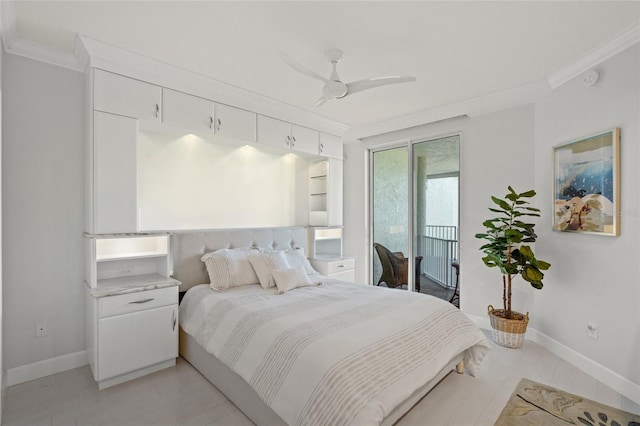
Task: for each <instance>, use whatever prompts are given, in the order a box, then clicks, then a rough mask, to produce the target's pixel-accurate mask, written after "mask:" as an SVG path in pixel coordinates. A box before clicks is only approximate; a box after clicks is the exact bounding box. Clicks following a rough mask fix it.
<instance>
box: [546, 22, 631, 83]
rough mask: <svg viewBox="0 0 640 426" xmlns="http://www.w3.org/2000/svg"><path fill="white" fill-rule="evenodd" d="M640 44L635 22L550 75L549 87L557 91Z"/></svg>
mask: <svg viewBox="0 0 640 426" xmlns="http://www.w3.org/2000/svg"><path fill="white" fill-rule="evenodd" d="M638 42H640V22H635V23H633V24H632V25H629V26H628V27H626V28H624V29H622V30H621V31H619V32H618V33H617V34H616V35H615V36H613V37H612V38H611V39H609V40H608V41H606V42H604V43H602V44H600V45H598V46H596V47H594V48H593V49H591V50H589V51H587V52H586V53H585V54H584V55H582V56H581V57H580V58H579V59H578V60H577V61H575V62H573V63H571V64H569V65H567V66H566V67H564V68H562V69H559V70H558V71H556V72H554V73H553V74H551V75H549V76H548V77H547V81H548V82H549V86H551V88H552V89H555V88H557V87H558V86H561V85H562V84H564V83H566V82H567V81H569V80H571V79H573V78H575V77H578V76H579V75H581V74H582V73H584V72H586V71H588V70H589V69H591V68H593V67H595V66H597V65H598V64H600V63H602V62H604V61H606V60H607V59H609V58H610V57H612V56H614V55H616V54H618V53H620V52H622V51H623V50H625V49H626V48H628V47H631V46H633V45H634V44H636V43H638Z"/></svg>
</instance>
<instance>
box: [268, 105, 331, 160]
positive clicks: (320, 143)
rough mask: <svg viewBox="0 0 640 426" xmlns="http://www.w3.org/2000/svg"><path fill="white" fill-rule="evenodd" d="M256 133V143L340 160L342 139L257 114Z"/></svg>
mask: <svg viewBox="0 0 640 426" xmlns="http://www.w3.org/2000/svg"><path fill="white" fill-rule="evenodd" d="M257 132H258V139H257V140H258V143H262V144H265V145H272V146H277V147H280V148H283V149H290V150H291V151H294V152H301V153H306V154H313V155H319V156H323V157H330V158H336V159H340V160H341V159H342V139H341V138H340V137H338V136H334V135H330V134H328V133H323V132H319V131H317V130H314V129H310V128H308V127H304V126H299V125H297V124H292V123H288V122H286V121H282V120H278V119H275V118H272V117H267V116H264V115H259V114H258V129H257Z"/></svg>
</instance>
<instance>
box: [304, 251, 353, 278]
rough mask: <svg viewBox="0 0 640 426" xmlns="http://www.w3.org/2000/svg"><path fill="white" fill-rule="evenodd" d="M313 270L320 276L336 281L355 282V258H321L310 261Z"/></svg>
mask: <svg viewBox="0 0 640 426" xmlns="http://www.w3.org/2000/svg"><path fill="white" fill-rule="evenodd" d="M309 262H311V266H313V269H315V270H316V271H318V272H320V274H322V275H324V276H327V277H330V278H335V279H336V280H341V281H349V282H355V280H356V271H355V258H354V257H320V258H315V259H309Z"/></svg>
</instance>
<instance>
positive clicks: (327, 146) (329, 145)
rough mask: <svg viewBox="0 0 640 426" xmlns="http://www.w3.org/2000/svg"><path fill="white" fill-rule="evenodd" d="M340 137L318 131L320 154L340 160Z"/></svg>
mask: <svg viewBox="0 0 640 426" xmlns="http://www.w3.org/2000/svg"><path fill="white" fill-rule="evenodd" d="M342 148H343V147H342V138H341V137H339V136H334V135H329V134H327V133H320V155H322V156H325V157H329V158H336V159H338V160H342Z"/></svg>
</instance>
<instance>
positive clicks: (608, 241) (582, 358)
mask: <svg viewBox="0 0 640 426" xmlns="http://www.w3.org/2000/svg"><path fill="white" fill-rule="evenodd" d="M598 69H599V70H600V71H601V73H602V81H601V83H599V85H597V86H596V87H593V88H587V87H585V86H584V85H583V84H582V82H581V79H580V78H576V79H574V80H572V81H569V82H568V83H566V84H564V85H563V86H560V87H558V88H557V89H555V90H554V91H553V92H552V93H551V95H548V96H547V97H545V98H543V99H540V100H538V101H536V102H535V104H531V105H527V106H522V107H517V108H511V109H508V110H503V111H499V112H496V113H491V114H486V115H483V116H474V117H471V118H468V119H466V120H463V121H461V122H460V123H459V124H458V125H457V127H456V124H455V122H452V123H449V124H447V123H441V124H438V125H431V126H429V125H427V126H421V127H416V128H412V129H407V130H404V131H400V132H395V133H393V134H388V135H381V136H377V137H373V138H368V139H367V141H366V142H361V141H357V142H353V143H350V144H349V145H347V147H346V152H347V153H348V155H349V157H348V159H347V161H346V162H345V176H348V178H345V253H346V254H354V255H356V256H358V262H357V263H356V267H357V269H356V277H357V280H358V281H363V280H364V279H365V277H366V268H368V267H369V266H368V265H367V256H368V250H369V247H370V245H371V244H372V242H371V241H369V240H368V223H366V224H364V225H363V223H362V218H365V217H367V216H366V215H367V210H366V202H367V201H366V199H364V196H363V194H366V190H367V184H366V167H363V164H364V158H365V157H366V150H365V148H366V147H367V146H373V145H375V144H384V143H389V142H390V141H394V140H396V141H397V140H406V139H418V138H430V137H432V136H434V135H439V134H441V133H443V132H444V133H446V132H447V131H449V132H451V133H453V132H455V131H456V130H460V131H461V135H462V140H461V144H460V156H461V158H460V163H461V166H460V173H461V176H460V182H461V184H460V185H461V192H460V198H461V200H460V216H461V217H460V228H461V234H460V250H461V287H462V297H461V303H462V305H461V307H462V310H463V311H465V312H466V313H468V314H471V315H473V316H474V318H486V307H487V305H488V304H494V305H496V304H499V303H500V301H501V282H500V278H499V275H497V273H496V271H495V270H493V269H489V268H486V267H485V266H484V265H483V263H482V261H481V253H480V252H479V250H478V248H479V247H480V245H481V241H479V240H477V239H475V238H474V234H475V233H477V232H480V231H481V230H482V225H481V224H482V221H483V220H484V219H485V218H487V217H489V212H488V211H487V208H488V207H489V206H490V204H491V201H490V200H489V196H490V195H503V194H504V193H506V186H507V185H512V186H514V188H515V189H516V190H517V191H524V190H527V189H530V188H533V189H535V190H536V191H537V193H538V195H537V197H536V199H535V204H536V207H538V208H540V209H541V210H542V217H541V218H539V219H538V220H537V224H538V226H537V228H536V231H537V234H538V236H539V240H538V242H537V243H536V247H535V249H536V254H537V256H538V257H539V258H541V259H544V260H547V261H549V262H550V263H551V264H552V267H551V269H550V270H549V271H547V273H546V277H545V280H544V282H545V288H544V289H543V290H542V291H537V290H533V289H532V288H531V287H530V286H529V285H528V284H526V283H523V282H519V283H518V284H522V285H517V286H516V287H515V289H514V308H515V309H517V310H520V311H529V312H530V314H531V317H532V320H531V323H530V327H531V328H533V329H534V331H536V332H534V333H530V334H528V335H527V336H528V337H530V338H535V339H537V340H538V341H540V342H541V343H543V344H545V345H546V346H547V347H548V348H549V349H551V350H553V351H554V352H556V353H557V354H559V355H561V356H563V357H565V358H566V359H569V360H570V361H571V362H575V363H576V364H577V365H578V366H579V367H581V368H583V369H586V370H587V372H589V373H590V374H593V375H595V376H596V377H597V378H598V379H600V380H602V381H604V382H605V383H607V384H609V385H610V386H612V387H614V388H615V389H616V390H618V391H619V392H621V393H623V394H624V395H626V396H628V397H630V398H632V399H633V400H635V401H640V391H639V389H640V368H638V354H640V285H638V276H640V270H639V269H640V262H639V261H638V259H640V238H639V236H640V193H639V191H640V186H639V185H638V182H640V168H639V167H638V163H639V161H638V160H639V159H640V148H639V144H640V123H639V119H640V89H639V86H640V46H639V45H638V44H636V45H635V46H633V47H632V48H630V49H627V50H626V51H624V52H622V53H620V54H618V55H617V56H614V57H613V58H612V59H609V60H608V61H606V62H605V63H603V64H601V65H600V66H599V67H598ZM447 127H449V129H447ZM612 127H620V128H621V135H622V136H621V139H622V141H621V158H622V160H621V175H622V176H621V199H622V203H621V212H620V214H621V235H620V236H619V237H604V236H594V235H579V234H568V233H556V232H552V231H551V228H552V220H551V218H552V214H553V212H552V207H553V196H552V176H553V150H552V147H553V146H554V145H557V144H561V143H564V142H568V141H571V140H575V139H577V138H580V137H582V136H585V135H589V134H592V133H595V132H599V131H603V130H606V129H609V128H612ZM519 280H520V279H519ZM589 321H591V322H595V323H597V324H598V325H599V334H600V338H599V339H598V340H592V339H590V338H588V337H587V336H586V329H587V322H589ZM487 322H488V321H487Z"/></svg>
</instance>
